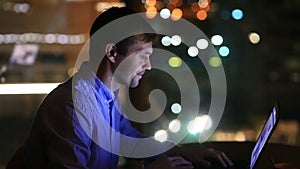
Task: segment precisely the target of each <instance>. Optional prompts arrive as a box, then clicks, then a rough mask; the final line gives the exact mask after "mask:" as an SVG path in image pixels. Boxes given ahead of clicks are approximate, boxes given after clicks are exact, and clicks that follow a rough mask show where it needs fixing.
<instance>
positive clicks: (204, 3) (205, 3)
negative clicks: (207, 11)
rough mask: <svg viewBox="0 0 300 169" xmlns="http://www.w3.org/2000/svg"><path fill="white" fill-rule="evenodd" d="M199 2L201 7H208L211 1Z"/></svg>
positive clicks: (203, 0) (200, 0)
mask: <svg viewBox="0 0 300 169" xmlns="http://www.w3.org/2000/svg"><path fill="white" fill-rule="evenodd" d="M198 4H199V6H200V8H206V7H208V5H209V2H208V0H199V1H198Z"/></svg>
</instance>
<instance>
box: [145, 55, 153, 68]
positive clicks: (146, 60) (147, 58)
mask: <svg viewBox="0 0 300 169" xmlns="http://www.w3.org/2000/svg"><path fill="white" fill-rule="evenodd" d="M144 68H145V69H146V70H151V68H152V66H151V62H150V57H149V56H148V57H146V59H145V64H144Z"/></svg>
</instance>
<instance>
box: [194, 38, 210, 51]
mask: <svg viewBox="0 0 300 169" xmlns="http://www.w3.org/2000/svg"><path fill="white" fill-rule="evenodd" d="M196 46H197V47H198V48H199V49H206V48H207V47H208V41H207V40H206V39H199V40H198V41H197V43H196Z"/></svg>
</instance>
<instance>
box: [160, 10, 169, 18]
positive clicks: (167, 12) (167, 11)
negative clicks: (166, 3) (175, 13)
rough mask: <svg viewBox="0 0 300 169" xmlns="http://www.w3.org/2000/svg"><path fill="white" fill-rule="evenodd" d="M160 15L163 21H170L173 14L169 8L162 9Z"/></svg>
mask: <svg viewBox="0 0 300 169" xmlns="http://www.w3.org/2000/svg"><path fill="white" fill-rule="evenodd" d="M159 14H160V17H162V18H163V19H168V18H169V17H170V16H171V12H170V10H169V9H167V8H164V9H162V10H161V11H160V13H159Z"/></svg>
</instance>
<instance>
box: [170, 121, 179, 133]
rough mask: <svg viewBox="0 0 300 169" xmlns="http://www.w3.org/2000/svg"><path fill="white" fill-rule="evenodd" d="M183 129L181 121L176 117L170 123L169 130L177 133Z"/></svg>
mask: <svg viewBox="0 0 300 169" xmlns="http://www.w3.org/2000/svg"><path fill="white" fill-rule="evenodd" d="M180 129H181V122H180V120H178V119H174V120H172V121H171V122H170V123H169V130H170V131H171V132H173V133H177V132H178V131H179V130H180Z"/></svg>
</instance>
